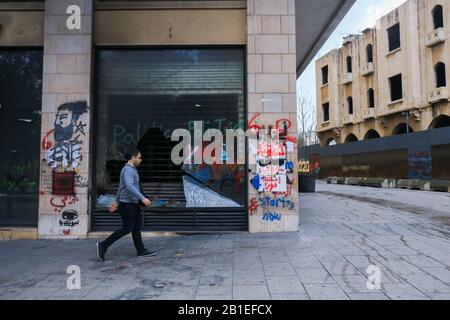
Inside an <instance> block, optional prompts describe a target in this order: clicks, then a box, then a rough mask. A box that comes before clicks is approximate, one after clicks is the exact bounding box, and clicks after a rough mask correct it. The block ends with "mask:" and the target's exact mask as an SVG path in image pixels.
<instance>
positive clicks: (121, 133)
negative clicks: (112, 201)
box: [92, 47, 248, 231]
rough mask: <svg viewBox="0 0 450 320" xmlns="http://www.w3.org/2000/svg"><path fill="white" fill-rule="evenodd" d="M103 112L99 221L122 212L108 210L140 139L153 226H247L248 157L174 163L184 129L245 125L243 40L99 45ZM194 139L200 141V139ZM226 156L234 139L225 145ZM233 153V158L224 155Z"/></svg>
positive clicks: (114, 219)
mask: <svg viewBox="0 0 450 320" xmlns="http://www.w3.org/2000/svg"><path fill="white" fill-rule="evenodd" d="M96 55H97V59H96V66H97V76H96V85H95V87H96V90H97V92H96V106H97V110H96V114H95V120H94V127H95V131H94V135H95V137H96V139H95V145H94V150H95V170H94V174H95V179H94V183H95V185H94V189H95V194H96V201H95V202H93V205H94V206H95V207H94V208H93V219H92V229H93V230H110V229H111V228H114V227H116V226H118V225H120V218H119V217H118V216H117V215H115V216H111V214H109V213H108V212H107V210H106V208H105V206H106V204H107V203H108V198H111V197H114V194H115V192H116V190H117V186H118V181H119V175H120V170H121V168H122V166H123V164H124V157H123V154H124V152H125V151H124V150H127V149H129V148H130V147H137V148H138V149H139V150H140V151H141V153H142V157H143V162H142V164H141V167H140V168H139V171H140V174H141V179H142V188H143V190H144V192H145V193H146V194H148V195H149V196H151V197H153V205H152V206H151V207H150V208H148V209H146V210H145V211H146V214H145V217H144V226H145V229H146V230H151V231H178V230H186V231H202V230H204V231H212V230H220V231H247V230H248V219H247V210H246V208H247V203H246V202H247V199H246V197H245V194H247V190H246V183H245V181H246V166H245V164H242V165H238V164H213V165H207V164H205V163H203V164H199V165H175V164H174V163H173V162H172V160H171V151H172V149H173V148H174V146H175V145H176V144H177V142H173V141H171V137H172V133H173V132H174V130H176V129H187V130H188V131H189V132H191V136H192V137H193V136H194V132H193V130H194V121H200V122H202V126H203V130H204V131H206V130H208V129H218V130H220V131H221V132H222V134H223V135H224V136H225V133H226V132H225V131H226V129H234V130H235V129H243V130H245V114H246V113H245V87H244V78H245V71H244V69H245V67H244V65H245V64H244V61H245V50H244V48H242V47H209V48H205V47H195V48H194V47H176V48H174V47H165V48H164V47H159V48H127V49H124V48H120V49H117V48H116V49H111V48H107V49H104V48H101V47H100V48H97V53H96ZM192 143H193V142H192ZM223 150H224V154H223V155H220V156H222V157H223V156H225V157H226V153H225V150H226V144H225V143H224V147H223ZM222 160H226V159H222Z"/></svg>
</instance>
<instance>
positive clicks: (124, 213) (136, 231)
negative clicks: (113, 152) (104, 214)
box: [97, 149, 157, 261]
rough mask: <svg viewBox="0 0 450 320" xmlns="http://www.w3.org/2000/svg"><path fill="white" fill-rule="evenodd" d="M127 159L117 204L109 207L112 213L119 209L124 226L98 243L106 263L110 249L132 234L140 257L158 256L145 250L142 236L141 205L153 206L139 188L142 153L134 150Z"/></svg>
mask: <svg viewBox="0 0 450 320" xmlns="http://www.w3.org/2000/svg"><path fill="white" fill-rule="evenodd" d="M126 158H127V161H128V162H127V163H126V164H125V166H124V167H123V168H122V171H121V173H120V183H119V190H118V191H117V195H116V202H114V203H113V204H111V206H110V207H109V211H110V212H111V213H112V212H115V211H117V209H119V213H120V217H121V218H122V223H123V225H122V228H120V229H119V230H117V231H116V232H114V233H113V234H112V235H111V236H109V237H108V238H107V239H106V240H104V241H102V242H98V243H97V254H98V257H99V258H100V260H101V261H105V253H106V251H107V250H108V248H109V247H110V246H111V245H112V244H113V243H114V242H116V241H117V240H119V239H120V238H122V237H124V236H125V235H127V234H129V233H130V232H131V233H132V236H133V243H134V247H135V248H136V251H137V255H138V256H155V255H156V254H157V252H156V251H149V250H147V249H145V247H144V243H143V242H142V236H141V203H142V204H144V205H145V206H147V207H148V206H149V205H150V204H151V201H150V200H149V199H147V198H146V197H145V196H144V195H143V194H142V192H141V188H140V186H139V173H138V171H137V169H136V168H137V167H139V165H140V164H141V162H142V158H141V153H140V152H139V150H136V149H133V150H131V151H130V152H129V153H128V154H127V155H126Z"/></svg>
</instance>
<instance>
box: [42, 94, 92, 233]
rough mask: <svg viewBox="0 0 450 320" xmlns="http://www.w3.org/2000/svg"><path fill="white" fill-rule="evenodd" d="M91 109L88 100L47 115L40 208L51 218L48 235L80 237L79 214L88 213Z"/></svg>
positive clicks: (43, 140) (69, 103)
mask: <svg viewBox="0 0 450 320" xmlns="http://www.w3.org/2000/svg"><path fill="white" fill-rule="evenodd" d="M88 110H89V108H88V105H87V102H86V101H75V102H66V103H63V104H61V105H59V106H58V107H57V108H56V112H54V113H48V114H47V116H48V117H47V121H46V125H47V127H46V128H45V129H44V130H45V131H44V132H43V138H42V141H41V155H42V156H41V174H40V192H39V194H40V201H39V202H40V206H39V207H40V213H41V214H43V213H45V214H48V215H49V217H47V219H49V220H50V221H49V222H48V223H49V224H50V225H51V230H50V229H49V230H48V233H51V234H53V235H62V236H71V235H74V234H77V228H78V227H79V225H80V217H79V212H86V213H87V210H86V208H85V204H86V203H87V201H86V200H87V199H86V197H87V187H88V172H87V167H86V162H87V159H86V157H85V155H86V154H87V152H88V143H89V141H88V140H87V139H88V123H89V119H88V116H89V113H88ZM80 200H83V201H80ZM50 214H51V215H50ZM41 229H42V227H41ZM80 231H81V230H80Z"/></svg>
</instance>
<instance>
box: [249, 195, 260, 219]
mask: <svg viewBox="0 0 450 320" xmlns="http://www.w3.org/2000/svg"><path fill="white" fill-rule="evenodd" d="M258 207H259V204H258V201H257V200H256V199H255V198H253V199H252V200H250V206H249V207H248V212H249V213H250V215H251V216H252V215H254V214H255V213H256V210H258Z"/></svg>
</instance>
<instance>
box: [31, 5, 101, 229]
mask: <svg viewBox="0 0 450 320" xmlns="http://www.w3.org/2000/svg"><path fill="white" fill-rule="evenodd" d="M73 5H75V6H77V7H75V8H74V10H75V11H69V12H68V11H67V10H68V8H69V7H70V6H73ZM72 8H73V7H72ZM78 8H79V9H80V10H79V11H77V9H78ZM92 10H93V1H92V0H47V1H46V8H45V28H44V35H45V38H44V75H43V96H42V129H41V141H42V142H41V178H40V196H39V227H38V236H39V238H59V237H70V238H77V237H85V236H86V235H87V231H88V228H89V219H88V212H89V209H88V208H89V192H88V191H89V188H88V186H89V179H90V175H89V156H90V153H89V150H90V123H91V121H90V118H91V109H90V106H91V105H92V100H91V60H92V57H91V52H92ZM78 18H80V19H81V20H80V22H81V23H80V25H79V27H80V28H78V26H77V24H76V21H77V20H76V19H78ZM68 19H69V22H70V23H69V26H68V24H67V21H68ZM72 19H75V20H72Z"/></svg>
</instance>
